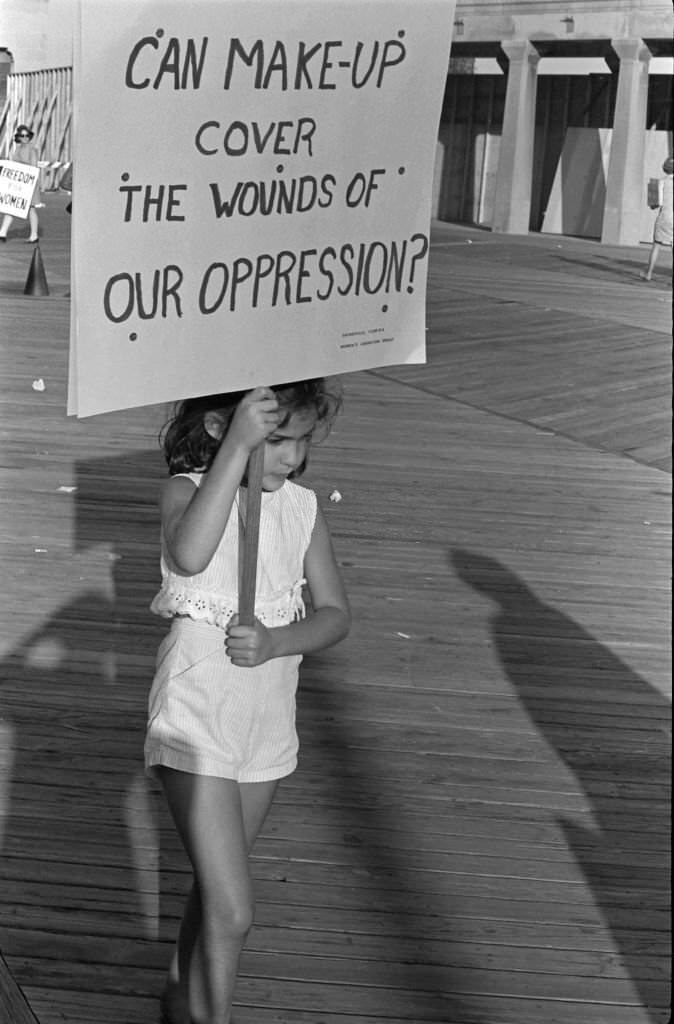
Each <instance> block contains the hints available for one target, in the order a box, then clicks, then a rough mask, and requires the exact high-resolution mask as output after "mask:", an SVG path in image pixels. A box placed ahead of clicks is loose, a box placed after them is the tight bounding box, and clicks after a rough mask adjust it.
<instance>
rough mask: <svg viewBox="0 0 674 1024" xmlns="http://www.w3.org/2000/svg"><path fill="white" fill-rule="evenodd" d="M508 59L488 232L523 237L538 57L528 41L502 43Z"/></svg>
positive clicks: (528, 201)
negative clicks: (494, 192) (491, 212)
mask: <svg viewBox="0 0 674 1024" xmlns="http://www.w3.org/2000/svg"><path fill="white" fill-rule="evenodd" d="M501 49H502V50H503V52H504V53H505V55H506V57H507V58H508V62H509V63H508V84H507V87H506V99H505V110H504V113H503V134H502V136H501V146H500V150H499V161H498V175H497V178H496V194H495V197H494V217H493V220H492V231H502V232H505V233H506V234H510V235H514V234H526V233H527V232H528V231H529V218H530V215H531V175H532V169H533V162H534V134H535V131H536V77H537V67H538V62H539V60H540V54H539V52H538V50H537V49H536V47H535V46H533V45H532V43H530V42H529V40H528V39H517V40H511V41H504V42H502V43H501Z"/></svg>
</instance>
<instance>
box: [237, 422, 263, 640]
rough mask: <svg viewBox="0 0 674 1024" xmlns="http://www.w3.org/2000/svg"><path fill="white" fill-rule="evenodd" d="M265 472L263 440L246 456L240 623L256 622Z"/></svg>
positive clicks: (244, 624) (250, 624)
mask: <svg viewBox="0 0 674 1024" xmlns="http://www.w3.org/2000/svg"><path fill="white" fill-rule="evenodd" d="M263 475H264V441H263V442H262V444H260V445H258V446H257V448H255V449H254V450H253V451H252V452H251V453H250V457H249V459H248V486H247V488H246V523H245V527H244V535H243V537H244V539H243V552H242V569H241V580H240V583H239V624H240V625H241V626H252V625H254V624H255V579H256V576H257V547H258V540H259V537H260V506H261V504H262V477H263Z"/></svg>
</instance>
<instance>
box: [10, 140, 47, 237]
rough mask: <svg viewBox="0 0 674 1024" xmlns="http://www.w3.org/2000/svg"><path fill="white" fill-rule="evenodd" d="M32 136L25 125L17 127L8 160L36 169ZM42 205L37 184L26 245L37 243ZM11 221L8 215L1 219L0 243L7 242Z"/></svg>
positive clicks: (29, 212) (31, 207)
mask: <svg viewBox="0 0 674 1024" xmlns="http://www.w3.org/2000/svg"><path fill="white" fill-rule="evenodd" d="M34 134H35V132H34V131H33V130H32V128H29V127H28V125H27V124H20V125H19V127H18V128H17V129H16V132H15V133H14V147H13V149H12V152H11V154H10V157H9V158H10V160H15V161H16V163H18V164H30V165H31V166H32V167H37V164H38V160H39V154H38V151H37V146H34V145H33V142H32V140H33V136H34ZM42 205H43V203H42V196H41V193H40V185H39V182H38V184H36V186H35V191H34V192H33V198H32V200H31V204H30V209H29V211H28V223H29V225H30V235H29V236H28V238H27V239H26V242H28V243H32V244H34V243H35V242H37V241H39V238H38V217H37V211H38V208H39V207H40V206H42ZM13 220H14V218H13V217H12V216H11V215H10V214H9V213H6V214H5V216H4V217H3V218H2V224H1V225H0V242H6V241H7V233H8V231H9V229H10V226H11V224H12V221H13Z"/></svg>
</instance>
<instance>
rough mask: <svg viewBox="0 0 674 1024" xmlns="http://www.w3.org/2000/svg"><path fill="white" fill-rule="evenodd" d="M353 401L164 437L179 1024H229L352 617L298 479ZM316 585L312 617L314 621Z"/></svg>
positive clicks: (224, 414) (181, 413)
mask: <svg viewBox="0 0 674 1024" xmlns="http://www.w3.org/2000/svg"><path fill="white" fill-rule="evenodd" d="M339 402H340V400H339V396H338V395H335V394H333V393H331V391H330V390H329V388H328V386H327V384H326V382H325V381H324V380H322V379H319V380H309V381H301V382H299V383H294V384H287V385H281V386H277V387H274V388H256V389H255V390H254V391H251V392H248V393H247V394H241V393H238V394H232V395H216V396H210V397H207V398H196V399H190V400H187V401H185V402H183V403H182V405H181V406H180V407H179V409H178V412H177V415H176V417H175V418H174V419H173V421H172V422H171V424H170V425H169V427H168V429H167V431H166V433H165V436H164V450H165V454H166V457H167V461H168V464H169V472H170V473H171V476H170V478H169V480H168V481H167V482H166V484H165V486H164V490H163V493H162V496H161V506H160V507H161V521H162V559H161V568H162V586H161V589H160V591H159V593H158V594H157V596H156V597H155V599H154V601H153V604H152V610H153V611H154V612H156V613H157V614H159V615H163V616H166V617H170V618H172V625H171V629H170V632H169V633H168V635H167V637H166V638H165V639H164V641H163V642H162V644H161V645H160V648H159V652H158V655H157V672H156V675H155V679H154V683H153V685H152V689H151V693H150V698H149V721H148V728H147V737H146V743H145V760H146V766H147V770H148V771H149V772H151V773H156V775H157V776H158V778H159V780H160V782H161V785H162V787H163V790H164V793H165V796H166V799H167V802H168V806H169V809H170V811H171V814H172V817H173V820H174V822H175V825H176V828H177V830H178V833H179V835H180V838H181V840H182V842H183V845H184V846H185V849H186V852H187V854H188V856H189V858H190V861H191V864H192V867H193V871H194V880H193V887H192V890H191V893H190V895H189V897H188V900H187V904H186V907H185V913H184V917H183V921H182V924H181V927H180V932H179V936H178V941H177V947H176V952H175V955H174V958H173V961H172V963H171V967H170V970H169V976H168V979H167V984H166V987H165V990H164V994H163V997H162V1012H163V1020H164V1021H165V1022H167V1024H229V1022H230V1019H231V1018H230V1013H231V1005H232V999H233V995H234V986H235V982H236V974H237V968H238V962H239V955H240V952H241V949H242V947H243V944H244V941H245V938H246V935H247V933H248V931H249V929H250V927H251V925H252V921H253V893H252V884H251V877H250V871H249V864H248V854H249V852H250V850H251V847H252V845H253V842H254V841H255V838H256V836H257V834H258V832H259V830H260V828H261V826H262V824H263V822H264V819H265V817H266V814H267V812H268V810H269V807H270V805H271V801H272V798H273V796H274V791H275V789H276V786H277V783H278V780H279V779H280V778H282V777H283V776H285V775H287V774H289V773H290V772H292V771H293V769H294V768H295V765H296V763H297V748H298V742H297V735H296V732H295V691H296V687H297V676H298V666H299V663H300V661H301V656H302V654H304V653H306V652H309V651H317V650H320V649H321V648H324V647H327V646H329V645H331V644H334V643H336V642H337V641H338V640H341V639H342V638H343V637H344V636H345V635H346V633H347V632H348V628H349V608H348V603H347V598H346V595H345V592H344V587H343V584H342V580H341V576H340V573H339V569H338V567H337V564H336V561H335V556H334V553H333V549H332V544H331V541H330V536H329V533H328V528H327V525H326V522H325V519H324V517H323V514H322V513H321V511H320V509H319V508H318V505H317V501H316V496H315V494H314V493H313V492H312V491H310V490H308V489H306V488H304V487H300V486H298V485H297V484H295V483H293V482H292V478H294V477H297V476H299V475H300V474H301V473H302V472H303V470H304V468H305V466H306V462H307V456H308V451H309V447H310V445H311V442H312V440H314V439H315V438H316V436H317V434H322V435H323V436H324V435H325V434H326V433H327V431H328V430H329V428H330V425H331V422H332V419H333V418H334V416H335V415H336V412H337V410H338V407H339ZM263 442H264V445H265V449H264V452H265V454H264V475H263V481H262V488H263V493H262V507H261V515H260V539H259V556H258V568H257V588H256V603H255V624H254V625H253V626H242V625H239V623H238V620H237V615H236V610H237V600H238V598H237V594H238V582H239V566H238V552H239V538H240V533H241V530H242V524H243V522H245V505H246V478H245V473H246V466H247V462H248V457H249V455H250V453H251V451H252V450H253V449H254V448H256V447H257V446H258V445H259V444H260V443H263ZM305 583H306V584H307V586H308V590H309V593H310V596H311V612H310V613H309V614H308V615H307V614H306V613H305V608H304V603H303V600H302V587H303V585H304V584H305Z"/></svg>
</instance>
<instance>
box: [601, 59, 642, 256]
mask: <svg viewBox="0 0 674 1024" xmlns="http://www.w3.org/2000/svg"><path fill="white" fill-rule="evenodd" d="M611 46H612V47H613V50H614V51H615V53H616V54H617V56H618V57H619V59H620V70H619V72H618V92H617V95H616V105H615V114H614V117H613V134H612V137H611V155H610V158H609V166H608V176H607V181H606V201H605V203H604V221H603V225H602V233H601V240H602V242H607V243H609V244H611V245H638V244H639V241H640V234H641V231H640V228H641V218H642V216H643V210H644V203H645V202H646V194H645V191H644V152H645V147H646V111H647V106H648V64H649V62H650V59H651V51H650V50H649V49H648V47H647V46H646V44H645V43H644V41H643V40H642V39H614V40H612V41H611Z"/></svg>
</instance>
